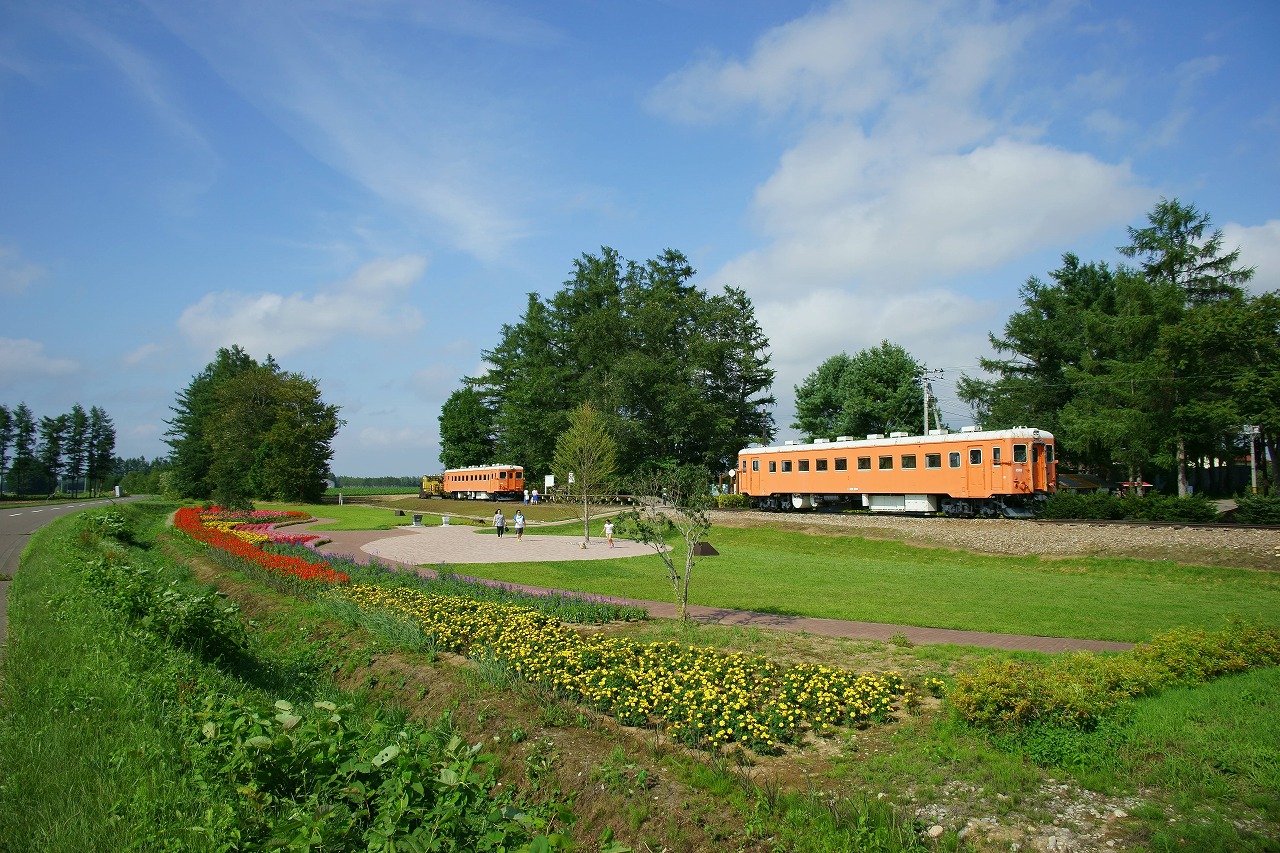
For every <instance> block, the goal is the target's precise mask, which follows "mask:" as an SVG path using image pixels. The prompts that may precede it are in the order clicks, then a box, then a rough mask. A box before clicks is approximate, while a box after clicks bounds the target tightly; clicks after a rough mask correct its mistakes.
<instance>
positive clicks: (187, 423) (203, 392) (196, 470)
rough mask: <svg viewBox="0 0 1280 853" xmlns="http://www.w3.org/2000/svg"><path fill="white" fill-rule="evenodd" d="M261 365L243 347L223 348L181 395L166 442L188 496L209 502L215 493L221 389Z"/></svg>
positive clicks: (175, 469) (180, 489)
mask: <svg viewBox="0 0 1280 853" xmlns="http://www.w3.org/2000/svg"><path fill="white" fill-rule="evenodd" d="M257 366H258V363H257V362H256V361H254V360H253V358H252V357H250V355H249V354H248V353H247V352H245V351H244V350H243V349H241V348H240V347H239V346H232V347H231V348H230V349H227V348H225V347H222V348H220V349H219V350H218V352H217V355H216V356H215V357H214V360H213V361H212V362H210V363H209V364H208V365H206V366H205V368H204V370H203V371H201V372H200V373H199V374H197V375H196V376H195V377H194V378H193V379H192V380H191V383H190V384H189V385H188V386H187V387H186V388H185V389H184V390H183V391H181V392H179V394H178V400H177V403H176V405H174V406H173V407H172V408H171V411H172V412H173V413H174V417H173V420H170V421H166V423H167V424H168V425H169V429H168V430H167V431H166V432H165V436H166V437H165V443H166V444H168V445H169V447H170V448H172V453H170V455H169V458H170V459H171V460H172V462H173V465H174V477H175V479H176V480H177V483H178V489H179V491H180V492H181V493H182V494H183V495H184V496H186V497H190V498H195V499H197V500H205V499H207V498H208V497H209V496H210V495H212V494H213V488H214V485H213V482H212V481H211V479H210V473H209V469H210V466H211V465H212V462H213V458H212V455H211V453H212V448H211V445H210V440H209V439H210V430H209V424H210V421H211V420H212V419H213V418H215V417H216V416H217V414H218V409H217V406H218V397H217V393H218V387H219V386H220V385H221V384H222V383H224V382H227V381H228V380H230V379H232V378H233V377H235V376H236V375H237V374H240V373H242V372H244V371H246V370H250V369H252V368H254V367H257Z"/></svg>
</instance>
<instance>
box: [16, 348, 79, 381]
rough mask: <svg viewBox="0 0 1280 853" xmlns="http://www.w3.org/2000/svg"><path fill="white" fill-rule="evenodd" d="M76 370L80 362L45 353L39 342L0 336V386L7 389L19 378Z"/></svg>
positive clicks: (60, 373)
mask: <svg viewBox="0 0 1280 853" xmlns="http://www.w3.org/2000/svg"><path fill="white" fill-rule="evenodd" d="M78 370H80V364H79V363H78V362H76V361H73V360H72V359H69V358H56V357H53V356H50V355H47V354H46V353H45V349H44V344H42V343H40V342H39V341H33V340H31V339H29V338H0V388H11V387H13V386H14V385H15V384H17V383H18V382H20V381H26V382H30V381H33V380H42V379H54V378H58V377H62V376H68V375H70V374H73V373H75V372H76V371H78Z"/></svg>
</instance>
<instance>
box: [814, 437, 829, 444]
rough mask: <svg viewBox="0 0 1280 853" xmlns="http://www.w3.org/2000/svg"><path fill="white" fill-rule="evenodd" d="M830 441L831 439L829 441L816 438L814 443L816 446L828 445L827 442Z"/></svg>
mask: <svg viewBox="0 0 1280 853" xmlns="http://www.w3.org/2000/svg"><path fill="white" fill-rule="evenodd" d="M829 441H831V439H829V438H815V439H814V440H813V443H814V444H826V443H827V442H829Z"/></svg>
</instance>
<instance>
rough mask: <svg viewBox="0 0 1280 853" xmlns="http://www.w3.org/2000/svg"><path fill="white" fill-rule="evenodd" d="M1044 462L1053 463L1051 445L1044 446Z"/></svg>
mask: <svg viewBox="0 0 1280 853" xmlns="http://www.w3.org/2000/svg"><path fill="white" fill-rule="evenodd" d="M1044 461H1045V462H1052V461H1053V445H1052V444H1046V445H1045V446H1044Z"/></svg>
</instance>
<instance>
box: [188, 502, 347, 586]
mask: <svg viewBox="0 0 1280 853" xmlns="http://www.w3.org/2000/svg"><path fill="white" fill-rule="evenodd" d="M173 523H174V526H175V527H177V528H178V529H179V530H181V531H182V532H183V533H186V534H187V535H188V536H190V537H191V538H192V539H195V540H196V541H198V542H203V543H205V544H206V545H209V546H210V547H213V548H218V549H220V550H222V551H226V552H227V553H229V554H231V555H233V556H235V557H238V558H240V559H241V560H244V561H245V562H248V563H253V564H255V565H257V566H260V567H261V568H264V569H266V570H267V571H269V572H276V573H278V574H282V575H292V576H294V577H296V578H298V579H299V580H304V581H319V582H322V583H348V582H349V581H350V580H351V578H350V577H349V576H347V575H346V574H344V573H342V572H338V571H334V570H333V569H331V568H329V567H328V564H326V563H319V564H317V563H308V562H307V561H306V560H303V559H301V558H299V557H287V556H284V555H283V554H268V553H267V552H266V551H263V550H261V549H260V548H256V547H254V546H253V545H250V544H249V543H248V542H245V541H244V540H243V539H239V538H237V537H235V536H232V535H231V534H229V533H223V532H222V531H221V530H216V529H214V528H211V527H205V526H204V523H203V522H202V521H201V520H200V510H198V509H196V508H194V507H184V508H183V509H180V510H178V512H177V514H176V515H175V516H174V520H173Z"/></svg>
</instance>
